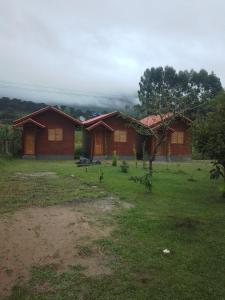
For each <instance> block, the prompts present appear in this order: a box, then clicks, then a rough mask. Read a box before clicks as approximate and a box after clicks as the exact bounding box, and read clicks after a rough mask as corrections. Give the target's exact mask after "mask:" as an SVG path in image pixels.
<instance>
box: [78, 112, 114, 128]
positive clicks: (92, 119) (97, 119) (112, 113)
mask: <svg viewBox="0 0 225 300" xmlns="http://www.w3.org/2000/svg"><path fill="white" fill-rule="evenodd" d="M117 114H119V112H118V111H113V112H111V113H107V114H103V115H99V116H97V117H93V118H90V119H88V120H86V121H83V122H82V124H83V125H91V124H93V123H95V122H96V121H101V120H104V119H107V118H109V117H113V116H115V115H117Z"/></svg>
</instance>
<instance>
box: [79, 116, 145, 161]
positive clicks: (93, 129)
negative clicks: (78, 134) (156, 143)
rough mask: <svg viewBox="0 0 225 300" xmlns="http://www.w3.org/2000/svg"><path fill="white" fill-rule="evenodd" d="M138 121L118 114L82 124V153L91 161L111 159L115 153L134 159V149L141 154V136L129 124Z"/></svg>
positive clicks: (98, 117)
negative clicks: (91, 159)
mask: <svg viewBox="0 0 225 300" xmlns="http://www.w3.org/2000/svg"><path fill="white" fill-rule="evenodd" d="M132 122H135V123H138V124H139V126H143V127H145V126H144V125H143V124H141V123H140V122H139V121H138V120H136V119H134V118H132V117H129V116H125V115H123V114H121V113H120V112H117V111H116V112H112V113H108V114H103V115H100V116H97V117H94V118H91V119H89V120H86V121H84V122H83V125H84V128H83V152H84V155H85V156H87V157H90V158H93V159H105V158H111V157H112V155H113V152H114V151H116V154H117V156H118V157H120V158H122V159H129V158H133V157H134V149H136V151H137V152H138V153H141V145H142V142H141V141H142V140H143V136H141V135H140V134H138V133H137V132H136V130H135V129H134V127H133V126H131V123H132Z"/></svg>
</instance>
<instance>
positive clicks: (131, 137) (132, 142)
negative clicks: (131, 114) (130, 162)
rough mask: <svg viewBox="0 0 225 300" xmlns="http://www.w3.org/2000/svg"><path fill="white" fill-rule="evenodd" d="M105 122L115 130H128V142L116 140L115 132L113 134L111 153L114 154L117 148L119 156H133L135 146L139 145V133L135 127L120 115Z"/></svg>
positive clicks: (110, 146) (109, 150) (110, 145)
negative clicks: (130, 125)
mask: <svg viewBox="0 0 225 300" xmlns="http://www.w3.org/2000/svg"><path fill="white" fill-rule="evenodd" d="M104 122H105V123H106V124H107V125H109V126H110V127H112V128H113V129H114V130H126V131H127V141H126V142H115V141H114V134H113V133H112V134H111V138H110V143H109V149H108V152H109V155H112V154H113V151H114V150H115V151H116V153H117V155H118V156H123V157H133V156H134V152H133V149H134V147H136V146H137V137H138V134H137V133H136V131H135V130H134V128H132V127H129V126H128V125H129V124H128V123H127V122H126V120H123V119H121V118H118V117H112V118H109V119H106V120H104Z"/></svg>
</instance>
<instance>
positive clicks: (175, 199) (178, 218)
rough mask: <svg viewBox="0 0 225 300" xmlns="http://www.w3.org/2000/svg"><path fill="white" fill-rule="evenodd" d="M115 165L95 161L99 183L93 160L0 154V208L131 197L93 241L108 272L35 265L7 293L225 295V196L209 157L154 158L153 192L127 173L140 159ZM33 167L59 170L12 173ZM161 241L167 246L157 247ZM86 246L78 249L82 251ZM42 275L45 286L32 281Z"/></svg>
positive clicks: (15, 296) (38, 295) (93, 296)
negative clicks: (83, 164)
mask: <svg viewBox="0 0 225 300" xmlns="http://www.w3.org/2000/svg"><path fill="white" fill-rule="evenodd" d="M119 165H120V163H119V164H118V167H112V166H111V164H110V162H106V163H105V164H104V165H102V166H101V168H102V170H103V172H104V181H103V182H102V183H99V181H98V176H99V166H92V167H89V168H88V169H87V172H86V171H85V169H82V168H77V167H76V166H75V165H74V162H71V161H66V162H59V161H58V162H56V161H52V162H50V161H22V160H9V161H6V160H2V161H0V170H1V177H0V191H1V192H0V205H1V207H0V208H1V209H0V211H1V212H2V213H3V212H12V211H14V210H15V209H17V208H20V207H26V206H31V205H44V206H45V205H52V204H55V203H62V202H64V201H69V200H72V199H85V198H90V197H91V198H93V197H96V198H98V197H100V196H101V195H104V194H109V193H112V194H115V195H118V196H119V197H120V199H121V200H124V201H127V202H130V203H132V204H134V207H133V208H131V209H129V210H121V211H120V212H119V213H118V214H117V215H116V216H114V217H115V219H116V222H117V224H118V226H117V227H116V229H115V230H114V232H113V233H112V235H111V236H110V237H109V238H107V239H103V240H100V241H97V242H96V243H98V246H99V247H101V249H102V251H103V252H105V253H107V254H108V255H110V257H112V258H113V259H111V268H112V269H113V273H112V275H107V276H98V277H95V278H94V277H92V278H89V277H86V276H84V275H83V274H82V268H81V267H79V266H75V267H73V268H71V270H70V271H69V272H66V273H62V274H57V273H56V272H55V271H54V268H53V267H52V266H46V267H36V268H34V269H33V270H32V277H31V280H30V282H29V283H28V284H27V285H26V286H24V287H15V288H14V290H13V293H12V295H11V296H10V297H9V299H25V300H26V299H27V300H28V299H29V300H31V299H54V300H55V299H60V300H61V299H66V300H67V299H85V300H86V299H90V300H92V299H146V300H147V299H179V300H180V299H225V280H224V274H225V264H224V262H225V251H224V249H225V200H223V199H222V197H221V193H220V187H221V186H222V185H223V183H222V181H218V182H213V181H210V180H209V174H208V171H209V169H210V164H209V163H208V162H201V161H198V162H192V163H179V164H178V163H170V164H169V163H168V164H160V163H158V164H155V165H154V169H155V172H154V177H153V189H152V193H149V192H147V191H146V190H145V189H144V187H143V186H142V185H140V184H135V183H134V182H132V181H130V180H128V178H129V176H131V175H132V176H135V175H136V176H138V175H141V174H143V172H144V171H143V169H142V167H141V162H140V165H139V166H138V168H137V169H136V168H135V166H134V163H129V165H130V168H129V171H128V173H127V174H125V173H122V172H121V171H120V167H119ZM40 171H48V172H50V171H51V172H56V174H57V175H58V178H54V179H53V178H52V179H50V178H49V179H40V178H39V179H38V180H37V179H36V180H33V179H32V180H29V181H28V182H26V181H24V180H21V179H18V178H16V179H15V177H14V175H15V173H16V172H24V173H29V172H40ZM71 174H74V177H71ZM93 185H95V186H97V188H95V189H94V191H95V192H93V188H92V186H93ZM165 248H168V249H170V251H171V253H170V254H168V255H165V254H163V253H162V250H163V249H165ZM89 250H90V249H89V248H85V249H81V251H83V252H84V253H85V254H87V253H88V255H89V254H90V251H89ZM46 282H47V283H48V287H49V288H46V290H45V291H38V290H37V289H36V288H35V287H36V286H40V285H42V283H46Z"/></svg>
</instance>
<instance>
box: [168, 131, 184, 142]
mask: <svg viewBox="0 0 225 300" xmlns="http://www.w3.org/2000/svg"><path fill="white" fill-rule="evenodd" d="M183 143H184V133H183V131H174V132H173V133H172V134H171V144H183Z"/></svg>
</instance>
